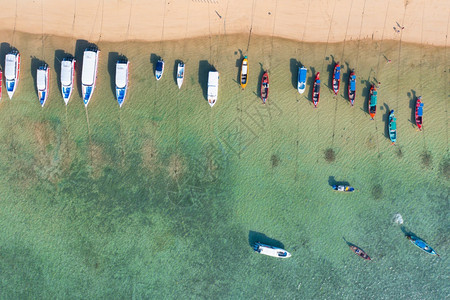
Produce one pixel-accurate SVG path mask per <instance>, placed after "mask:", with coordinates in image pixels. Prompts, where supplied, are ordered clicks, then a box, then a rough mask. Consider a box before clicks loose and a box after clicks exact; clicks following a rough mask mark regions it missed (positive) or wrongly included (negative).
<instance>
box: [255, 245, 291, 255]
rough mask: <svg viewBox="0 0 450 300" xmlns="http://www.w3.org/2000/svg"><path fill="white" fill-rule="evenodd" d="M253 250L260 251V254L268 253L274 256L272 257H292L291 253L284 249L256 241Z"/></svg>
mask: <svg viewBox="0 0 450 300" xmlns="http://www.w3.org/2000/svg"><path fill="white" fill-rule="evenodd" d="M253 250H255V251H256V252H258V253H259V254H264V255H268V256H272V257H278V258H289V257H291V254H290V253H289V252H287V251H286V250H284V249H281V248H278V247H273V246H269V245H265V244H262V243H260V242H256V243H255V245H254V247H253Z"/></svg>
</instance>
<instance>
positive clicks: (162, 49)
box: [159, 0, 166, 57]
mask: <svg viewBox="0 0 450 300" xmlns="http://www.w3.org/2000/svg"><path fill="white" fill-rule="evenodd" d="M162 1H164V8H163V23H162V29H161V40H160V43H159V48H160V49H161V56H162V57H164V29H165V26H166V1H165V0H162Z"/></svg>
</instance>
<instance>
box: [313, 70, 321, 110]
mask: <svg viewBox="0 0 450 300" xmlns="http://www.w3.org/2000/svg"><path fill="white" fill-rule="evenodd" d="M319 99H320V73H319V72H317V74H316V78H315V79H314V86H313V90H312V102H313V104H314V107H317V105H318V104H319Z"/></svg>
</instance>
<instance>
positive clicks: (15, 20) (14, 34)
mask: <svg viewBox="0 0 450 300" xmlns="http://www.w3.org/2000/svg"><path fill="white" fill-rule="evenodd" d="M18 1H19V0H16V12H15V16H14V28H13V33H12V38H11V45H14V42H15V37H16V26H17V2H18Z"/></svg>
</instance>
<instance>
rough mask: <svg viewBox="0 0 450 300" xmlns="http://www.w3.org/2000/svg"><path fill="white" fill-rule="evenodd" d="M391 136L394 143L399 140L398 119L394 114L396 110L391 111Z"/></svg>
mask: <svg viewBox="0 0 450 300" xmlns="http://www.w3.org/2000/svg"><path fill="white" fill-rule="evenodd" d="M389 138H390V139H391V142H392V145H394V144H395V142H396V141H397V119H396V118H395V116H394V110H391V112H390V113H389Z"/></svg>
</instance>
